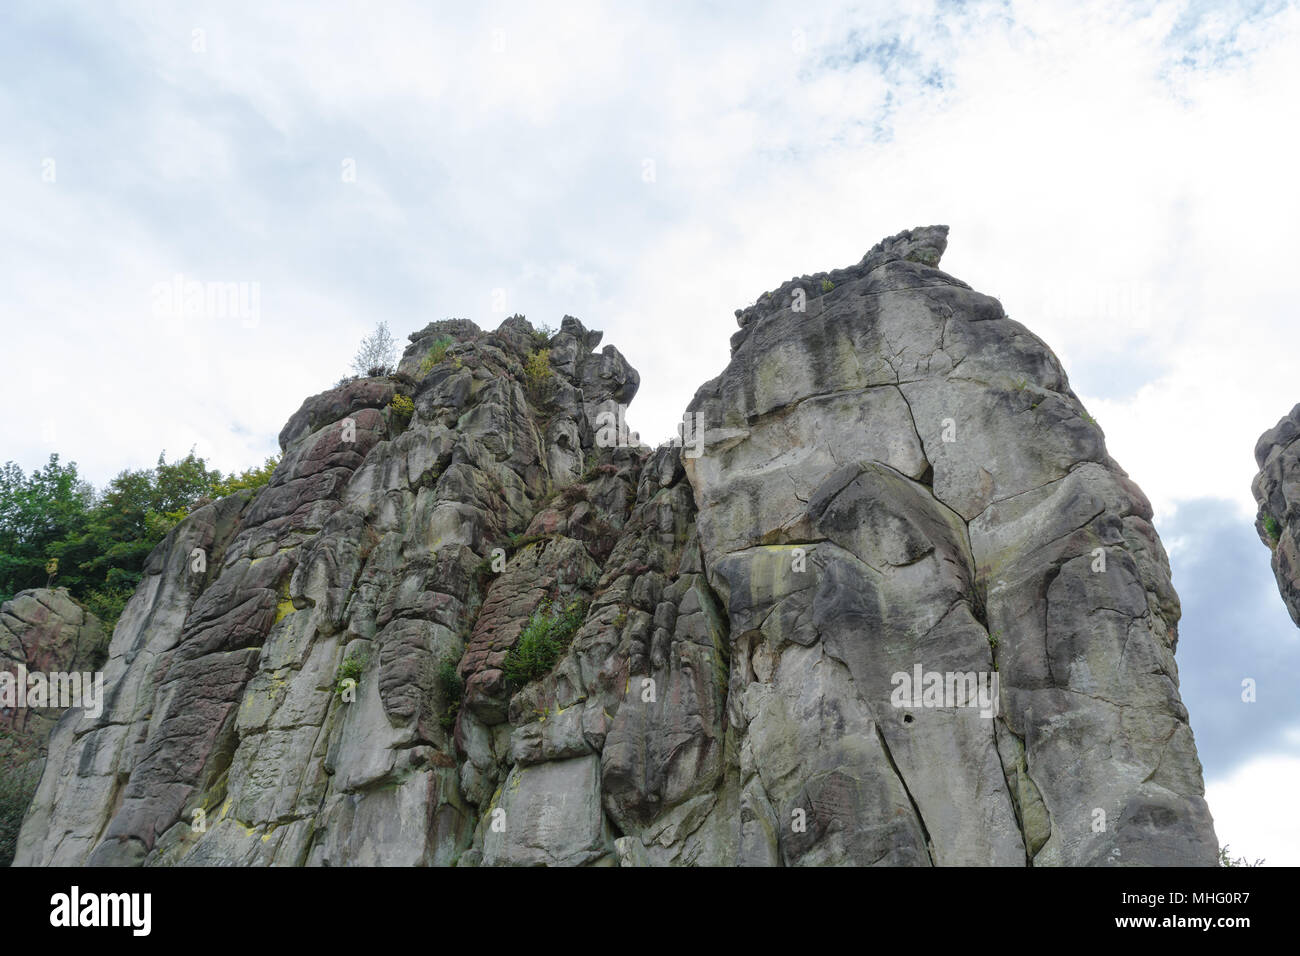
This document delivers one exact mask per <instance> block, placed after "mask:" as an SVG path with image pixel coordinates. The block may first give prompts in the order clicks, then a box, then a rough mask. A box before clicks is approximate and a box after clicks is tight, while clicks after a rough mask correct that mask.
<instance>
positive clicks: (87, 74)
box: [0, 0, 1300, 864]
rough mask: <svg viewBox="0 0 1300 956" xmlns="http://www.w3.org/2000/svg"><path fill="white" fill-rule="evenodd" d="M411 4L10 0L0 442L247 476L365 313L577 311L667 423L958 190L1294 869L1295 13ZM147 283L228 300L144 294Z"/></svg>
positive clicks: (3, 70)
mask: <svg viewBox="0 0 1300 956" xmlns="http://www.w3.org/2000/svg"><path fill="white" fill-rule="evenodd" d="M428 6H429V5H428V4H424V3H420V4H415V3H411V4H403V3H397V2H384V3H375V2H362V3H356V4H351V3H337V2H334V3H331V2H319V0H315V2H312V3H303V4H298V5H295V4H289V3H277V4H274V5H272V4H268V3H265V2H252V3H237V2H223V3H221V4H191V3H183V2H159V3H121V4H119V3H111V2H99V3H82V4H79V5H67V4H62V3H57V2H48V0H45V2H33V3H13V2H9V3H5V4H3V6H0V77H2V80H3V82H0V129H3V131H4V133H3V136H0V208H2V209H3V210H4V213H3V215H2V216H0V249H3V255H2V256H0V322H3V341H4V354H5V358H6V361H5V367H6V374H5V375H4V376H3V377H0V403H2V404H3V407H4V409H5V412H6V414H5V415H4V416H3V417H0V460H4V459H13V460H15V461H17V462H19V463H20V464H21V465H22V466H23V467H25V468H27V469H31V468H33V467H35V466H37V465H39V464H41V463H42V462H43V461H44V460H45V459H46V458H47V457H48V455H49V453H50V452H52V451H57V452H59V453H60V454H61V455H62V456H63V457H64V459H65V460H66V459H73V460H76V461H77V462H78V463H79V464H80V466H81V468H82V471H83V473H85V474H86V475H87V476H88V477H90V478H91V479H92V480H93V481H95V482H96V483H97V484H101V485H102V484H103V483H104V482H105V481H107V480H108V479H109V478H111V477H112V475H113V474H115V473H116V472H117V471H119V470H121V469H122V468H126V467H142V466H147V465H150V464H152V463H153V461H154V459H156V457H157V455H158V453H159V451H160V450H163V449H166V451H167V453H168V456H169V457H176V456H178V455H181V454H184V453H185V452H186V451H187V450H188V449H189V448H190V447H191V446H194V447H195V448H196V449H197V451H198V452H199V453H200V454H202V455H204V456H205V457H207V458H208V459H209V461H210V462H211V463H213V464H215V465H216V466H218V467H220V468H222V469H223V470H232V469H239V468H243V467H246V466H248V465H252V464H255V463H258V462H260V461H261V460H262V459H263V458H265V457H266V456H267V455H268V454H271V453H273V452H275V451H276V450H277V448H276V444H275V436H276V434H277V433H278V431H279V429H280V427H281V425H282V424H283V423H284V421H285V419H286V418H287V417H288V416H289V415H290V414H291V413H292V412H293V411H294V410H295V409H296V408H297V407H298V405H299V404H300V403H301V401H302V400H303V398H304V397H306V396H307V395H309V394H312V393H315V392H318V391H320V390H322V389H324V388H326V387H328V386H329V385H331V384H332V383H333V382H334V381H335V380H336V379H337V378H338V377H339V376H340V375H342V374H344V373H345V372H346V371H347V366H348V363H349V360H350V358H351V356H352V354H353V352H354V351H355V349H356V346H357V343H358V341H359V340H360V339H361V338H362V336H364V335H365V334H366V333H367V332H368V331H369V330H370V329H371V328H372V327H373V326H374V325H375V323H376V322H378V321H380V320H384V321H387V322H388V323H389V325H390V327H391V328H392V329H393V331H394V333H395V334H396V335H397V336H398V338H399V339H401V340H403V342H404V340H405V336H406V334H407V333H408V332H411V331H414V330H415V329H418V328H420V327H422V326H423V325H425V324H426V323H427V322H429V321H432V320H435V319H441V318H447V317H452V316H461V317H466V318H470V319H473V320H474V321H476V322H477V323H478V324H479V325H481V326H484V327H488V328H491V327H495V326H496V325H497V324H498V323H499V322H500V321H501V319H503V318H504V317H505V315H507V314H510V313H513V312H516V311H518V312H522V313H524V314H525V315H527V316H528V318H529V319H530V320H532V321H533V322H534V323H547V324H549V325H552V326H558V324H559V320H560V318H561V317H562V316H563V315H564V314H566V313H569V314H572V315H576V316H578V317H579V318H581V319H582V320H583V321H584V322H585V323H586V324H587V325H588V326H589V327H593V328H598V329H603V330H604V331H605V340H604V341H605V342H606V343H612V344H614V345H616V346H618V348H619V349H620V350H621V351H622V352H623V353H624V354H625V355H626V356H627V358H628V359H629V361H631V363H632V364H633V365H634V366H635V367H636V368H637V369H638V370H639V371H640V373H641V380H642V386H641V391H640V394H639V396H638V397H637V399H636V401H635V402H634V403H633V405H632V408H631V411H630V413H629V421H630V424H631V426H632V427H633V428H635V429H638V430H639V431H640V433H641V436H642V437H643V438H644V439H646V440H648V441H650V442H652V443H653V442H655V441H658V440H661V439H663V438H666V437H667V436H668V435H669V434H670V433H671V432H672V430H673V423H674V421H675V420H677V419H678V418H679V417H680V415H681V413H682V411H683V410H684V408H685V405H686V403H687V401H688V400H689V399H690V397H691V395H692V394H693V392H694V390H695V389H696V388H697V387H698V386H699V385H700V384H702V383H703V382H705V381H706V380H708V379H709V378H712V377H713V376H714V375H716V374H717V373H718V372H719V371H721V369H722V368H723V367H724V365H725V364H726V361H727V357H728V339H729V337H730V335H731V333H732V332H733V331H734V330H735V320H734V317H733V310H734V309H736V308H737V307H740V306H744V305H748V304H750V303H752V302H753V301H754V300H755V299H756V298H757V296H758V295H759V294H760V293H762V292H763V291H765V290H767V289H770V288H773V287H775V286H776V285H778V284H780V283H781V282H782V281H784V280H786V279H788V278H790V277H791V276H794V275H799V274H803V273H808V272H815V271H820V270H824V269H830V268H834V267H838V266H843V265H847V264H850V263H852V262H855V261H856V260H857V259H859V258H860V257H861V256H862V254H863V253H864V252H865V251H866V250H867V249H868V248H869V247H870V246H872V245H873V244H874V243H875V242H876V241H877V240H879V239H880V238H882V237H884V236H886V235H889V234H892V233H895V232H897V231H899V230H900V229H903V228H907V227H910V226H914V225H924V224H929V223H947V224H949V225H950V226H951V227H952V232H951V235H950V244H949V251H948V254H947V255H946V257H945V259H944V268H945V269H946V270H947V271H949V272H950V273H952V274H954V275H956V276H958V277H960V278H962V279H963V280H965V281H967V282H969V283H970V284H971V285H973V286H974V287H975V288H977V289H979V290H981V291H983V292H986V293H989V294H991V295H995V296H997V297H998V298H1000V299H1001V300H1002V302H1003V304H1004V305H1005V307H1006V309H1007V311H1008V313H1009V314H1010V315H1011V316H1012V317H1013V318H1015V319H1017V320H1019V321H1021V322H1023V323H1024V324H1026V325H1027V326H1029V327H1030V328H1031V329H1032V330H1033V331H1034V332H1036V333H1037V334H1039V335H1040V336H1041V337H1042V338H1043V339H1044V340H1045V341H1047V342H1048V344H1050V345H1051V346H1052V347H1053V348H1054V349H1055V350H1056V352H1057V354H1058V355H1059V356H1060V357H1061V358H1062V360H1063V362H1064V363H1065V365H1066V368H1067V370H1068V371H1069V374H1070V378H1071V382H1072V385H1073V387H1074V389H1075V390H1076V392H1078V393H1079V395H1080V396H1081V398H1082V399H1083V401H1084V403H1085V404H1086V405H1087V406H1088V408H1089V410H1090V411H1091V413H1092V414H1093V415H1094V416H1096V418H1097V419H1098V421H1099V422H1100V424H1101V426H1102V427H1103V429H1104V430H1105V432H1106V435H1107V441H1108V445H1109V449H1110V451H1111V453H1112V454H1113V455H1114V456H1115V458H1116V459H1117V460H1118V461H1119V462H1120V463H1121V464H1122V465H1123V466H1124V467H1125V468H1126V469H1127V470H1128V471H1129V473H1130V474H1131V475H1132V476H1133V477H1134V478H1135V479H1136V480H1137V481H1138V483H1139V484H1140V485H1141V486H1142V487H1143V489H1144V490H1145V491H1146V492H1147V493H1148V495H1149V496H1150V497H1151V499H1152V502H1153V504H1154V505H1155V507H1156V509H1157V528H1158V529H1159V531H1160V532H1161V534H1162V536H1163V537H1164V539H1165V542H1166V545H1167V547H1168V548H1169V550H1170V552H1171V557H1172V561H1173V567H1174V582H1175V585H1176V587H1177V588H1178V590H1179V592H1180V594H1181V596H1182V599H1183V604H1184V612H1185V616H1184V622H1183V626H1182V642H1181V644H1180V647H1179V659H1180V667H1181V669H1182V677H1183V688H1184V695H1185V699H1186V702H1187V705H1188V708H1189V710H1190V711H1191V714H1192V725H1193V729H1194V730H1195V732H1196V734H1197V740H1198V744H1199V747H1200V751H1201V756H1202V760H1203V762H1204V764H1205V767H1206V776H1207V782H1208V786H1209V792H1210V801H1211V809H1212V810H1213V812H1214V815H1215V819H1216V825H1217V828H1218V832H1219V835H1220V839H1221V841H1223V842H1227V843H1230V844H1231V845H1232V848H1233V851H1234V852H1241V853H1245V854H1247V855H1250V856H1252V857H1254V856H1262V857H1266V858H1267V859H1268V861H1269V862H1270V863H1291V864H1300V825H1298V824H1297V823H1296V821H1295V818H1294V816H1293V814H1291V813H1290V812H1289V807H1287V808H1284V806H1283V805H1282V804H1279V803H1277V802H1276V801H1277V800H1278V799H1279V795H1285V796H1288V797H1289V796H1290V795H1292V794H1294V793H1295V792H1296V790H1297V789H1300V695H1297V694H1295V692H1294V689H1293V687H1292V685H1291V684H1290V681H1291V680H1293V679H1294V677H1295V675H1298V674H1300V631H1297V629H1296V628H1295V627H1294V626H1293V625H1292V624H1291V622H1290V619H1289V618H1288V617H1287V615H1286V612H1285V609H1284V608H1283V606H1282V603H1281V599H1280V598H1279V597H1278V595H1277V591H1276V587H1275V586H1274V583H1273V580H1272V577H1271V574H1270V572H1269V568H1268V552H1267V550H1266V549H1265V548H1263V547H1262V546H1261V545H1260V544H1259V543H1258V540H1257V539H1256V538H1255V537H1254V533H1253V531H1252V530H1251V528H1250V520H1251V518H1252V516H1253V513H1254V505H1253V502H1252V500H1251V497H1250V481H1251V478H1252V476H1253V474H1254V471H1255V465H1254V459H1253V456H1252V449H1253V446H1254V443H1255V440H1256V438H1257V437H1258V436H1259V434H1260V432H1262V431H1263V430H1264V429H1266V428H1268V427H1271V426H1272V425H1273V424H1274V423H1275V422H1276V421H1277V420H1278V418H1280V417H1281V416H1282V415H1283V414H1284V413H1285V412H1286V411H1287V410H1288V409H1290V408H1291V406H1292V405H1294V404H1295V403H1296V402H1297V401H1300V385H1298V384H1297V379H1296V376H1295V375H1294V373H1293V370H1292V369H1290V367H1289V360H1288V359H1287V355H1288V354H1289V353H1290V348H1289V346H1290V345H1291V336H1290V331H1291V326H1292V322H1293V314H1294V306H1293V305H1292V304H1291V303H1290V301H1289V299H1290V297H1291V295H1292V294H1293V293H1292V286H1293V277H1294V275H1295V270H1296V266H1295V262H1294V260H1295V238H1294V234H1293V233H1294V223H1295V222H1296V221H1297V219H1300V215H1298V214H1300V189H1298V188H1297V185H1296V183H1297V174H1296V158H1297V149H1296V146H1297V134H1296V121H1295V114H1296V105H1295V98H1296V94H1297V91H1298V90H1300V11H1298V10H1297V7H1296V5H1294V4H1283V3H1277V2H1266V3H1259V2H1255V3H1223V2H1217V3H1205V2H1176V3H1135V2H1123V3H1105V2H1089V3H1087V4H1058V3H1048V2H1042V0H1035V2H1030V3H1014V2H1012V3H952V2H946V3H900V2H897V0H890V2H884V3H865V4H843V3H836V2H817V0H811V2H809V0H803V2H799V3H787V4H761V3H756V2H745V3H737V4H710V5H708V7H707V8H706V7H703V5H694V6H689V7H688V6H687V5H685V4H680V5H678V4H674V5H664V4H662V3H659V4H649V3H647V4H635V3H630V2H627V0H620V2H618V3H616V4H596V3H590V4H587V3H581V2H577V0H565V3H563V4H562V6H561V7H555V8H548V7H546V6H544V5H542V4H520V5H512V4H506V3H496V4H490V5H485V6H481V7H480V8H479V9H477V10H473V11H470V10H466V9H464V8H465V7H467V6H470V5H466V4H448V5H447V6H446V7H445V8H443V9H439V10H431V9H427V7H428ZM476 6H477V5H476ZM271 7H274V9H270V8H271ZM561 9H562V13H560V12H558V11H560V10H561ZM177 277H180V281H182V282H202V283H214V284H215V283H242V284H243V290H244V292H245V294H246V295H247V296H248V297H249V298H248V301H247V306H248V308H247V310H246V311H245V313H244V314H243V315H242V316H238V315H237V316H228V315H227V316H219V315H189V316H187V315H184V314H176V313H175V310H172V311H170V312H169V308H168V305H167V303H166V300H165V297H163V298H162V299H161V300H160V295H161V291H160V290H162V289H166V288H169V287H170V286H171V285H172V284H173V283H174V282H176V281H177ZM1247 677H1252V678H1255V679H1257V680H1259V681H1260V685H1259V686H1260V690H1259V695H1260V696H1259V702H1258V703H1256V704H1245V703H1242V702H1241V700H1240V682H1241V680H1242V679H1244V678H1247Z"/></svg>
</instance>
